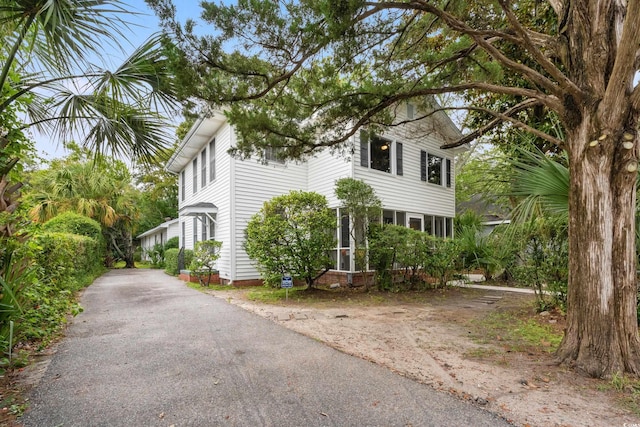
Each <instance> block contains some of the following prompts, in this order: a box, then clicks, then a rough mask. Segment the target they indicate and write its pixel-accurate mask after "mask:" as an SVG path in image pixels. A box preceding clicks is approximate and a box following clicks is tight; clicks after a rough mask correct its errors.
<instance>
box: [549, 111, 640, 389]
mask: <svg viewBox="0 0 640 427" xmlns="http://www.w3.org/2000/svg"><path fill="white" fill-rule="evenodd" d="M597 116H598V113H597V112H596V111H589V112H584V113H583V114H582V120H581V122H580V124H579V125H578V126H577V128H576V129H569V130H568V133H567V143H568V144H567V145H568V151H569V157H570V161H569V164H570V177H571V186H570V188H571V192H570V195H569V251H570V258H569V259H570V261H569V286H568V302H567V304H568V307H567V329H566V331H565V336H564V339H563V341H562V343H561V344H560V347H559V349H558V352H557V356H558V357H559V359H560V361H561V362H564V363H567V364H569V365H571V366H575V367H576V368H578V369H580V370H583V371H584V372H586V373H587V374H589V375H591V376H594V377H607V376H610V375H612V374H614V373H618V372H629V373H633V374H640V340H639V339H638V325H637V320H636V292H637V287H636V251H635V200H636V176H637V172H636V169H637V162H636V160H635V159H636V158H637V157H636V150H637V141H635V139H636V138H637V137H636V135H635V131H634V132H628V131H627V132H626V134H625V132H624V129H625V128H626V129H630V128H629V127H627V126H624V125H625V124H627V125H629V123H625V124H621V125H620V126H615V125H614V124H612V123H607V125H608V126H607V128H608V129H612V128H613V129H616V128H617V129H620V130H619V131H617V132H616V133H612V134H606V132H603V130H602V129H601V128H599V127H598V125H597V123H601V121H600V120H599V119H597ZM631 124H632V125H634V126H633V127H631V129H635V123H631ZM631 136H633V140H630V138H631ZM631 142H632V144H631Z"/></svg>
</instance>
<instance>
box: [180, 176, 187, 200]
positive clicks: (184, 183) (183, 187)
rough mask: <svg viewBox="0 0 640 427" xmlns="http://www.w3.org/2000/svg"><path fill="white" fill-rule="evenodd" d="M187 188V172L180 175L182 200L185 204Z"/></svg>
mask: <svg viewBox="0 0 640 427" xmlns="http://www.w3.org/2000/svg"><path fill="white" fill-rule="evenodd" d="M186 188H187V174H186V172H185V171H182V173H181V174H180V199H181V200H182V201H183V202H184V198H185V191H186Z"/></svg>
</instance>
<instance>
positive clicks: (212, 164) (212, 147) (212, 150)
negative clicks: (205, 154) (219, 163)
mask: <svg viewBox="0 0 640 427" xmlns="http://www.w3.org/2000/svg"><path fill="white" fill-rule="evenodd" d="M215 179H216V139H215V138H214V139H213V140H212V141H211V142H210V143H209V182H213V181H214V180H215Z"/></svg>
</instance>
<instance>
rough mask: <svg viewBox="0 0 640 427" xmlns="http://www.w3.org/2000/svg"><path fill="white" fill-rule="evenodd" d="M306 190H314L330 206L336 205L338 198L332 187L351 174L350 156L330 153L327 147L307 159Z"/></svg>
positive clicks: (351, 163)
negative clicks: (322, 196) (324, 198)
mask: <svg viewBox="0 0 640 427" xmlns="http://www.w3.org/2000/svg"><path fill="white" fill-rule="evenodd" d="M308 165H309V174H308V178H307V179H308V185H307V188H308V191H315V192H316V193H320V194H322V195H324V196H325V197H326V198H327V202H328V203H329V206H330V207H337V206H338V199H337V198H336V196H335V193H334V189H335V184H336V181H337V180H338V179H340V178H349V177H352V176H353V162H352V161H351V156H347V157H345V156H341V155H339V154H331V153H330V151H329V150H328V149H325V150H323V151H322V152H320V153H318V154H316V156H315V157H313V158H311V159H309V161H308Z"/></svg>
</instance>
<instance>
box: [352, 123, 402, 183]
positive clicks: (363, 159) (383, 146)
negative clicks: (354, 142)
mask: <svg viewBox="0 0 640 427" xmlns="http://www.w3.org/2000/svg"><path fill="white" fill-rule="evenodd" d="M393 148H394V143H393V142H392V141H391V140H388V139H385V138H380V137H378V136H372V137H371V138H369V135H368V134H367V133H366V132H361V133H360V166H362V167H364V168H371V169H375V170H379V171H382V172H386V173H391V172H392V164H393V160H392V159H393V157H394V152H393ZM402 155H403V152H402V143H400V142H396V143H395V171H396V174H397V175H402V174H403V164H402Z"/></svg>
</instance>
